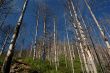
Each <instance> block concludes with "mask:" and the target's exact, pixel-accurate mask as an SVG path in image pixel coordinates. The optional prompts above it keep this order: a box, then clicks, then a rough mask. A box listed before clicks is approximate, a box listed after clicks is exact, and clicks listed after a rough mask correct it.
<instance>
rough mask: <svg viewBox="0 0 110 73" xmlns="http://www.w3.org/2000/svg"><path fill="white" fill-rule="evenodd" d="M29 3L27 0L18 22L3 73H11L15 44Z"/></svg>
mask: <svg viewBox="0 0 110 73" xmlns="http://www.w3.org/2000/svg"><path fill="white" fill-rule="evenodd" d="M28 1H29V0H25V3H24V6H23V9H22V12H21V15H20V17H19V20H18V22H17V25H16V28H15V31H14V34H13V37H12V40H11V43H10V46H9V50H8V52H7V56H6V58H5V60H4V63H3V67H2V72H3V73H9V72H10V66H11V62H12V58H13V54H14V48H15V43H16V40H17V38H18V34H19V31H20V27H21V25H22V21H23V17H24V13H25V11H26V7H27V3H28Z"/></svg>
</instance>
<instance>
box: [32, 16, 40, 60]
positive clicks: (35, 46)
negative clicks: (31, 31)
mask: <svg viewBox="0 0 110 73" xmlns="http://www.w3.org/2000/svg"><path fill="white" fill-rule="evenodd" d="M38 25H39V16H37V18H36V34H35V44H34V56H33V60H35V58H36V55H37V54H36V48H37V35H38Z"/></svg>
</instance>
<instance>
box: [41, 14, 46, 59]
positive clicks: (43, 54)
mask: <svg viewBox="0 0 110 73" xmlns="http://www.w3.org/2000/svg"><path fill="white" fill-rule="evenodd" d="M45 59H46V16H44V38H43V53H42V60H43V61H45Z"/></svg>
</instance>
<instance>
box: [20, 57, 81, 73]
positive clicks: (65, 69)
mask: <svg viewBox="0 0 110 73" xmlns="http://www.w3.org/2000/svg"><path fill="white" fill-rule="evenodd" d="M22 61H23V62H25V63H27V64H29V65H30V67H31V70H30V72H29V73H33V72H35V71H37V72H38V73H72V68H71V62H70V61H69V59H66V61H65V56H64V55H60V56H59V66H58V71H57V72H56V70H55V63H52V64H51V65H50V62H49V61H48V60H46V61H45V62H44V61H42V60H41V59H36V60H33V59H32V58H22ZM74 70H75V73H82V70H81V63H80V59H79V57H76V58H75V60H74Z"/></svg>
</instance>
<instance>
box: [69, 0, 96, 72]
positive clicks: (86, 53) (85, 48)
mask: <svg viewBox="0 0 110 73" xmlns="http://www.w3.org/2000/svg"><path fill="white" fill-rule="evenodd" d="M68 5H69V8H70V11H71V13H72V14H73V17H74V19H75V21H76V24H75V26H76V27H77V30H78V32H79V35H80V40H81V43H82V44H83V46H82V45H81V44H80V47H81V48H82V49H81V50H82V54H83V57H84V58H83V59H84V60H85V67H86V71H87V73H89V72H92V73H97V69H96V66H95V63H94V60H93V57H92V55H91V53H90V51H89V49H88V46H87V43H86V36H85V35H84V31H83V28H82V26H81V23H80V21H79V20H78V15H77V12H76V10H75V7H74V5H73V2H72V0H69V1H68ZM86 62H87V63H88V64H86Z"/></svg>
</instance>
